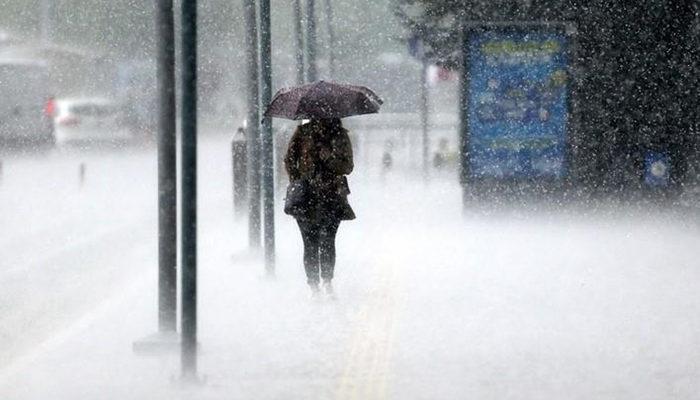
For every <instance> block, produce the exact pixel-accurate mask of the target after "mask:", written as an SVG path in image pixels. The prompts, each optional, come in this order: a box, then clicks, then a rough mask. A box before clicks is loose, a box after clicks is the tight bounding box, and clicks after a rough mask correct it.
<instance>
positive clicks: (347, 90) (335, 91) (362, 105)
mask: <svg viewBox="0 0 700 400" xmlns="http://www.w3.org/2000/svg"><path fill="white" fill-rule="evenodd" d="M382 103H383V101H382V99H380V98H379V96H377V95H376V94H375V93H374V92H373V91H371V90H370V89H368V88H366V87H364V86H354V85H348V84H343V83H335V82H325V81H319V82H315V83H310V84H307V85H301V86H295V87H291V88H286V89H282V90H280V91H279V92H277V94H275V97H274V98H273V99H272V102H270V105H269V107H268V108H267V111H265V116H266V117H279V118H286V119H293V120H299V119H311V118H345V117H350V116H353V115H362V114H375V113H378V112H379V108H380V107H381V105H382Z"/></svg>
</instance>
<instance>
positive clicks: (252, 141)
mask: <svg viewBox="0 0 700 400" xmlns="http://www.w3.org/2000/svg"><path fill="white" fill-rule="evenodd" d="M243 7H244V14H245V15H244V17H245V28H246V43H247V46H246V60H247V64H246V66H247V70H248V79H247V85H248V99H247V100H248V116H247V122H248V125H247V132H246V133H247V135H248V185H249V186H248V243H249V245H250V248H251V249H255V250H257V249H259V248H260V231H261V225H260V128H259V126H260V125H259V123H260V108H259V107H260V96H259V93H260V90H259V85H260V82H259V81H258V66H259V65H258V28H257V15H256V14H257V13H256V10H255V0H245V2H244V3H243Z"/></svg>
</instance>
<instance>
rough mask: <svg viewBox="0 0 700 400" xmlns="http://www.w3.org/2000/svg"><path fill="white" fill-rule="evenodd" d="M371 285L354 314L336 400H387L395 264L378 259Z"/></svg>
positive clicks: (394, 308) (395, 280)
mask: <svg viewBox="0 0 700 400" xmlns="http://www.w3.org/2000/svg"><path fill="white" fill-rule="evenodd" d="M375 282H376V286H375V287H374V288H373V290H372V291H371V292H370V294H369V299H368V301H367V302H366V303H365V304H364V305H363V307H362V308H361V309H360V311H359V312H358V319H357V321H356V324H357V328H356V330H355V332H354V334H353V336H352V338H351V342H350V346H349V352H348V355H347V360H346V364H345V369H344V372H343V375H342V377H341V379H340V382H339V385H338V388H337V392H336V398H337V399H338V400H355V399H362V400H373V399H376V400H384V399H387V398H388V394H389V378H390V376H391V371H390V369H391V356H392V351H393V344H394V343H393V342H394V338H395V333H396V332H395V331H396V318H397V315H396V314H397V306H398V299H397V298H398V296H397V293H398V289H399V288H398V287H397V283H398V268H397V260H392V259H389V258H388V257H385V258H384V259H382V260H381V261H380V263H379V266H378V269H377V276H376V279H375Z"/></svg>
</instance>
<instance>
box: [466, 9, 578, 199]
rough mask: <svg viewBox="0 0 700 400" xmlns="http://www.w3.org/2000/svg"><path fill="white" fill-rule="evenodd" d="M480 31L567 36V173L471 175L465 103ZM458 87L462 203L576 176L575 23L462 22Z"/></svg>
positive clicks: (543, 188)
mask: <svg viewBox="0 0 700 400" xmlns="http://www.w3.org/2000/svg"><path fill="white" fill-rule="evenodd" d="M484 32H497V33H553V34H560V35H563V36H565V37H566V39H567V44H568V45H567V48H566V52H565V54H566V56H567V59H568V61H569V62H568V65H567V79H568V82H569V85H568V86H569V87H568V95H567V97H566V107H567V109H568V111H569V119H568V121H567V126H566V133H565V135H566V136H565V137H566V145H565V150H564V163H565V165H566V166H567V169H568V172H567V173H566V174H565V175H564V176H563V177H561V178H557V177H503V178H494V177H474V176H472V175H471V170H470V136H471V135H470V131H469V112H470V109H469V102H470V94H471V93H470V90H469V89H470V84H471V76H470V66H471V60H470V54H469V44H470V40H471V38H472V37H473V35H475V34H481V33H484ZM460 33H461V38H460V68H459V69H460V72H461V73H460V87H459V120H460V127H459V133H460V183H461V185H462V188H463V199H464V202H465V205H466V204H467V203H468V202H469V201H470V200H472V199H473V198H474V196H475V195H477V194H478V193H479V192H484V191H489V192H493V191H498V192H512V191H517V192H518V193H520V192H522V191H523V190H526V189H527V190H531V191H534V192H554V191H562V190H566V189H568V188H571V187H573V185H574V184H575V182H577V181H578V178H579V176H580V171H579V167H580V165H579V162H577V161H578V159H579V157H580V155H579V154H578V149H579V148H580V146H579V145H580V144H581V142H582V138H581V134H580V132H581V130H580V129H579V127H580V114H579V106H578V87H579V85H580V83H579V81H578V77H579V73H578V72H577V69H578V67H577V65H578V62H577V55H578V29H577V26H576V24H575V23H572V22H567V21H462V23H461V27H460Z"/></svg>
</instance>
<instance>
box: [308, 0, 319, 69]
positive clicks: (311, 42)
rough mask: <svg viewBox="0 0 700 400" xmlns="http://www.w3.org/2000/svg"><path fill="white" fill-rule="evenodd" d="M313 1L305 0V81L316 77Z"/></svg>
mask: <svg viewBox="0 0 700 400" xmlns="http://www.w3.org/2000/svg"><path fill="white" fill-rule="evenodd" d="M314 3H315V1H314V0H306V63H307V66H306V68H307V69H306V81H307V82H315V81H316V80H317V79H318V70H317V66H316V15H315V10H314V9H315V4H314Z"/></svg>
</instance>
